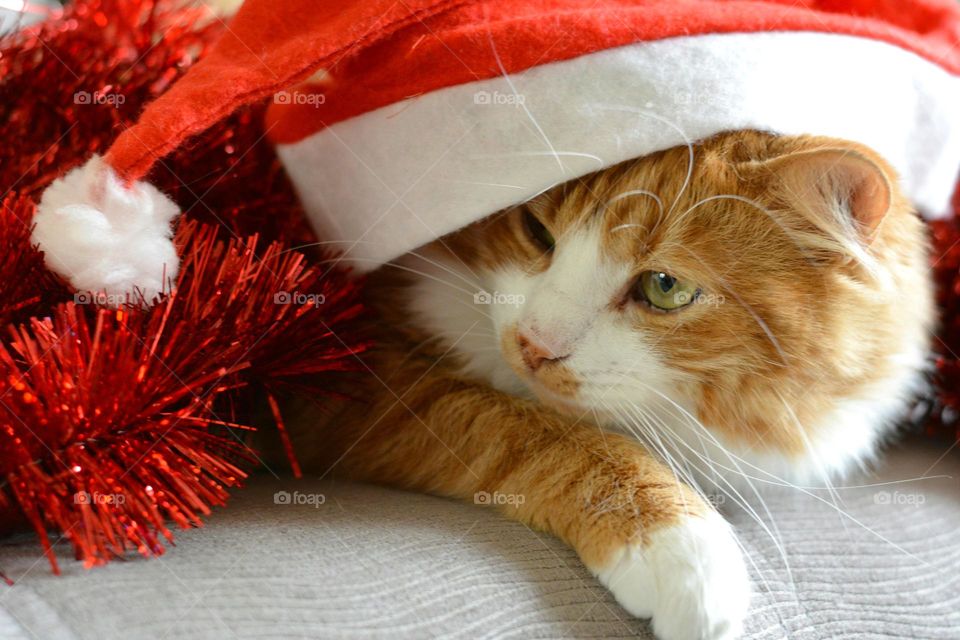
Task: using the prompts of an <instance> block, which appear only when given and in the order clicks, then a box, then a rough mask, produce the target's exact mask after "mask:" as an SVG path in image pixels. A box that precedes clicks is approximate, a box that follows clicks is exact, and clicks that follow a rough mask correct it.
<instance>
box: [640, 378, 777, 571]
mask: <svg viewBox="0 0 960 640" xmlns="http://www.w3.org/2000/svg"><path fill="white" fill-rule="evenodd" d="M633 382H634V383H635V384H637V385H638V386H640V387H642V388H644V389H646V390H649V391H651V392H653V393H654V394H656V395H657V396H659V397H660V398H662V399H663V400H665V401H666V402H667V403H669V404H670V405H671V406H672V407H673V408H674V409H676V410H677V411H679V412H680V415H679V416H678V417H681V418H683V419H687V420H689V422H690V423H691V424H692V425H694V426H695V427H696V428H697V429H695V431H694V433H697V431H702V432H703V433H705V434H706V435H707V437H708V438H710V440H711V441H712V442H713V443H714V445H715V446H717V447H718V448H719V449H720V450H721V451H723V453H724V454H725V455H728V457H729V459H730V460H731V462H733V464H734V465H735V466H736V467H737V471H736V473H737V475H740V476H742V477H743V478H744V480H745V482H746V484H747V486H748V487H749V488H750V490H751V491H752V493H753V494H754V495H755V496H756V497H757V500H758V501H759V502H760V505H761V507H762V508H763V511H764V513H765V514H766V515H767V518H769V520H770V526H768V525H767V524H766V522H765V521H764V520H763V518H761V517H760V515H759V514H758V513H757V512H756V511H755V510H754V509H753V507H752V506H751V505H750V504H749V503H748V502H747V500H746V499H745V498H744V497H743V496H742V495H741V494H740V492H739V491H738V490H737V489H736V487H735V486H734V485H733V484H732V483H731V482H730V481H729V480H727V479H726V477H724V475H723V474H720V473H717V472H716V468H715V466H714V464H715V463H714V460H713V459H712V458H711V457H710V456H705V455H703V454H701V453H700V452H698V451H696V449H694V448H693V447H691V446H690V445H689V444H688V443H687V442H686V441H685V440H683V439H682V438H680V437H679V436H678V435H677V434H676V433H675V432H674V431H673V430H672V429H671V428H670V427H669V426H668V425H667V424H666V421H664V420H663V419H662V418H658V424H659V425H660V426H661V427H662V428H663V429H665V430H666V432H667V433H668V434H670V435H672V436H673V437H674V439H675V442H677V443H678V444H681V445H683V446H684V447H685V448H687V449H688V450H689V451H690V452H691V453H693V454H694V455H696V456H697V457H698V458H700V459H701V460H702V461H703V462H704V463H705V464H706V465H707V467H708V468H709V469H710V471H711V473H710V474H704V477H705V478H706V479H708V480H710V481H711V482H712V483H713V484H715V485H716V486H717V488H718V489H720V490H721V491H724V492H725V493H727V495H729V496H730V497H731V499H733V500H734V502H735V503H736V504H738V505H740V506H741V507H742V508H743V509H744V510H745V511H747V512H748V513H749V514H750V515H751V517H753V518H754V520H755V521H756V522H757V524H759V525H760V526H761V528H763V529H764V531H765V532H766V533H767V535H769V536H770V539H771V541H773V543H774V544H775V545H776V546H777V550H778V552H779V553H780V556H781V559H782V560H783V564H784V567H785V569H786V572H787V575H788V577H789V578H790V580H791V582H792V579H793V578H792V572H791V570H790V563H789V561H788V559H787V553H786V549H785V548H784V547H783V544H782V539H783V538H782V535H781V534H780V532H779V529H778V528H777V526H776V521H775V520H774V518H773V514H772V513H771V511H770V509H769V507H768V505H767V502H766V500H764V498H763V496H762V495H761V493H760V491H759V490H758V489H757V487H756V486H755V485H754V484H753V483H752V482H751V481H750V479H749V477H748V476H747V475H746V474H745V473H744V472H743V470H742V469H741V468H740V465H739V464H738V463H737V461H736V460H735V459H734V458H735V456H733V455H732V454H731V453H730V452H728V451H727V449H726V447H723V446H722V445H721V444H720V442H719V441H718V440H717V438H716V437H715V436H714V435H713V434H712V433H710V431H709V429H707V428H706V427H705V426H704V425H703V423H701V422H700V420H698V419H697V418H696V417H695V416H693V415H692V414H691V413H690V412H689V411H687V410H686V409H684V408H683V407H682V406H680V405H679V404H678V403H677V402H676V401H674V400H673V399H672V398H670V397H669V396H667V395H666V394H664V393H661V392H660V391H659V390H657V389H655V388H654V387H652V386H650V385H648V384H646V383H644V382H642V381H640V380H634V381H633ZM632 406H634V407H636V405H632ZM653 417H654V418H657V416H653ZM721 481H722V482H723V483H724V484H726V485H727V486H728V487H729V489H730V492H732V494H736V498H734V496H733V495H732V494H731V493H730V492H727V491H725V490H724V489H723V487H722V486H721V484H720V482H721ZM771 527H772V528H771Z"/></svg>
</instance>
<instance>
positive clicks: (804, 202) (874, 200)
mask: <svg viewBox="0 0 960 640" xmlns="http://www.w3.org/2000/svg"><path fill="white" fill-rule="evenodd" d="M749 164H750V165H751V166H750V171H751V173H753V175H754V176H756V177H757V178H760V179H762V180H763V181H764V183H765V185H766V188H767V189H768V190H770V191H772V192H773V194H774V195H775V196H776V198H777V200H778V201H780V202H781V203H782V204H783V205H786V206H787V207H789V208H790V209H791V210H792V211H795V212H797V213H800V214H801V215H802V216H803V217H805V218H807V220H808V221H809V222H811V223H813V224H814V225H816V226H817V227H819V228H821V229H823V230H824V231H828V232H829V233H830V235H835V234H837V233H842V234H843V235H845V236H846V237H847V238H849V239H854V238H855V239H857V240H859V241H861V242H862V243H863V244H867V245H869V244H870V243H871V241H872V240H873V237H874V234H875V232H876V230H877V227H878V226H879V225H880V223H881V222H883V219H884V217H886V215H887V213H888V212H889V211H890V206H891V204H892V201H893V184H892V181H893V180H895V178H894V177H893V170H892V169H890V168H889V167H887V166H886V163H883V162H882V161H880V162H878V161H876V160H874V159H872V158H870V157H869V156H868V155H867V154H866V153H864V152H862V151H860V150H858V149H855V148H844V147H825V148H816V149H809V150H803V151H795V152H792V153H787V154H784V155H781V156H777V157H775V158H771V159H768V160H763V161H761V162H751V163H749Z"/></svg>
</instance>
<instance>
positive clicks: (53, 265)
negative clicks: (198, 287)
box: [33, 156, 180, 306]
mask: <svg viewBox="0 0 960 640" xmlns="http://www.w3.org/2000/svg"><path fill="white" fill-rule="evenodd" d="M179 212H180V211H179V208H178V207H177V206H176V205H175V204H174V203H173V202H171V201H170V199H169V198H167V197H166V196H165V195H163V194H162V193H160V191H158V190H157V189H156V188H155V187H153V186H152V185H150V184H147V183H145V182H134V183H133V184H131V185H125V184H123V182H122V181H121V180H120V178H119V177H118V176H117V174H116V173H115V172H114V171H113V169H111V168H110V167H109V166H107V164H106V163H104V162H103V159H102V158H100V157H97V156H94V157H93V158H91V159H90V160H89V161H88V162H87V163H86V164H84V165H83V166H80V167H77V168H76V169H74V170H73V171H71V172H69V173H68V174H66V175H65V176H63V177H62V178H59V179H57V180H55V181H54V182H53V183H52V184H51V185H50V186H49V187H48V188H47V190H46V191H44V193H43V196H42V197H41V199H40V205H39V206H38V207H37V214H36V216H35V217H34V223H35V225H36V226H35V227H34V230H33V241H34V242H35V243H37V244H38V245H40V249H41V250H42V251H43V252H44V259H45V261H46V263H47V266H48V267H49V268H50V269H51V270H53V271H55V272H57V273H59V274H60V275H61V276H63V277H64V278H66V279H67V280H69V281H70V284H72V285H73V286H74V288H76V289H78V290H80V291H95V292H103V293H107V294H110V295H111V296H116V299H117V300H118V301H119V302H123V300H124V299H125V297H126V296H128V295H130V294H133V293H134V289H137V290H139V292H140V293H142V294H143V296H144V298H145V300H146V301H147V302H148V303H149V302H150V301H151V300H152V299H153V297H154V296H155V295H157V294H158V293H160V292H161V291H163V290H164V289H165V288H166V287H165V285H166V284H167V282H168V281H169V280H171V279H173V278H174V277H175V276H176V274H177V266H178V264H177V263H178V260H177V252H176V249H175V248H174V246H173V241H172V235H173V229H172V227H171V222H172V221H173V219H174V218H175V217H176V216H177V214H179ZM133 299H135V298H133ZM113 304H114V306H115V305H116V304H117V303H113Z"/></svg>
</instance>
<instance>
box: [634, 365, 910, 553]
mask: <svg viewBox="0 0 960 640" xmlns="http://www.w3.org/2000/svg"><path fill="white" fill-rule="evenodd" d="M640 384H642V383H640ZM650 390H651V391H653V392H654V393H656V394H658V395H661V396H662V397H663V398H664V399H665V400H667V401H668V402H670V403H671V404H673V405H674V406H675V407H676V408H677V409H678V410H679V411H681V412H682V413H686V414H687V415H688V416H690V414H689V412H687V411H686V409H684V408H683V407H681V406H679V405H677V404H676V403H675V402H673V401H672V400H671V399H670V398H668V397H667V396H664V395H663V394H660V393H659V392H658V391H657V390H656V389H653V388H652V387H650ZM690 418H691V419H692V422H691V424H693V425H695V426H697V427H698V428H699V429H700V430H702V431H703V432H704V434H705V435H706V436H707V437H708V438H709V439H710V440H711V442H713V443H714V445H715V446H716V447H717V448H718V449H720V450H721V451H722V452H723V454H724V455H725V456H727V458H728V459H729V460H730V461H731V462H732V463H734V464H735V465H736V466H737V468H736V469H734V468H731V467H727V466H725V465H723V464H721V463H720V462H718V461H715V460H714V461H711V464H715V465H716V466H718V467H719V468H721V469H723V470H725V471H727V472H729V473H735V474H737V475H738V476H741V477H743V478H744V479H745V480H756V481H759V482H766V483H769V484H773V485H777V486H782V487H787V488H790V489H794V490H796V491H799V492H800V493H802V494H804V495H806V496H809V497H810V498H813V499H814V500H816V501H818V502H820V503H822V504H824V505H826V506H828V507H830V508H831V509H834V510H835V511H836V512H838V513H839V514H841V515H842V516H844V517H845V518H849V519H850V521H851V522H853V523H854V524H856V525H858V526H860V527H861V528H863V529H864V531H867V532H868V533H870V534H871V535H874V536H876V537H877V538H878V539H879V540H881V541H882V542H884V543H886V544H889V545H890V546H892V547H893V548H894V549H896V550H897V551H900V552H901V553H903V554H904V555H906V556H907V557H909V558H911V559H912V560H915V561H917V562H919V563H921V564H922V565H924V566H927V565H928V564H929V563H927V562H926V561H924V560H922V559H921V558H918V557H917V556H916V555H914V554H912V553H910V552H909V551H907V550H906V549H904V548H903V547H902V546H900V545H898V544H897V543H895V542H893V541H892V540H890V539H889V538H887V537H886V536H884V535H883V534H881V533H880V532H878V531H876V530H875V529H873V528H871V527H869V526H868V525H866V524H865V523H863V522H861V521H860V520H858V519H857V518H855V517H854V516H853V515H852V514H850V513H849V512H847V511H845V510H843V509H841V508H840V507H839V506H837V505H835V504H833V503H832V502H830V501H829V500H826V499H825V498H823V497H822V496H820V495H817V494H816V493H814V492H813V491H811V490H808V489H806V488H805V487H802V486H800V485H797V484H795V483H792V482H789V481H788V480H786V479H785V478H781V477H779V476H777V475H776V474H774V473H772V472H770V471H768V470H766V469H763V468H761V467H758V466H756V465H754V464H752V463H751V462H749V461H748V460H745V459H743V458H742V457H740V456H738V455H736V454H734V453H733V452H732V451H730V450H729V449H727V448H726V447H724V446H723V445H722V444H721V443H720V441H719V440H717V438H716V436H714V435H713V434H712V433H711V432H710V430H709V429H707V428H706V426H704V425H703V424H702V423H700V421H699V420H697V419H696V418H695V417H693V416H690ZM691 451H693V449H692V448H691ZM741 463H742V464H744V465H745V466H747V467H749V468H751V469H753V470H755V471H757V472H760V473H762V474H764V475H766V476H768V478H770V479H764V478H760V477H757V476H752V475H749V474H747V473H745V472H744V471H743V470H742V469H741V468H740V464H741ZM761 500H762V498H761ZM763 504H764V505H765V504H766V503H765V502H764V503H763Z"/></svg>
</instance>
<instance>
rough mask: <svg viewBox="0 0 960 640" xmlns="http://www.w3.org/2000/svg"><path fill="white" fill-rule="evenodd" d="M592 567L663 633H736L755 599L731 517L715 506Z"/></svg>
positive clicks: (693, 639)
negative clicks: (711, 510) (599, 565)
mask: <svg viewBox="0 0 960 640" xmlns="http://www.w3.org/2000/svg"><path fill="white" fill-rule="evenodd" d="M594 573H595V574H596V575H597V578H599V580H600V582H602V583H603V584H604V585H605V586H606V587H607V588H608V589H610V591H611V592H612V593H613V595H614V596H615V597H616V599H617V601H618V602H619V603H620V604H621V605H623V607H624V608H625V609H626V610H627V611H629V612H630V613H632V614H633V615H635V616H637V617H641V618H652V623H653V631H654V633H655V634H656V635H657V637H658V638H659V639H660V640H732V639H733V638H737V637H739V636H740V633H741V631H742V628H743V620H744V618H745V617H746V614H747V609H748V607H749V604H750V579H749V577H748V575H747V571H746V567H745V565H744V560H743V554H742V553H741V551H740V547H739V545H738V544H737V542H736V539H735V538H734V534H733V531H732V529H731V527H730V525H729V524H727V522H726V521H725V520H724V519H723V517H721V516H720V514H718V513H716V512H709V513H708V514H707V515H706V516H703V517H700V516H684V517H683V519H682V520H681V521H680V523H678V524H674V525H669V526H665V527H663V528H661V529H658V530H656V531H654V532H652V533H651V534H650V535H649V536H647V539H646V541H645V543H644V544H636V545H632V544H631V545H625V546H623V547H621V548H620V549H619V550H618V551H616V552H615V553H614V554H613V557H612V558H611V561H610V562H609V563H608V565H607V566H606V567H603V568H599V569H596V568H595V569H594Z"/></svg>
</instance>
